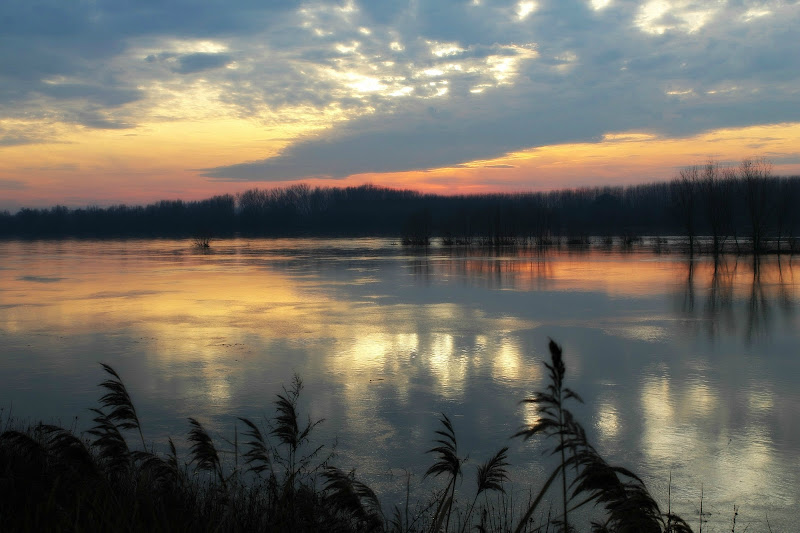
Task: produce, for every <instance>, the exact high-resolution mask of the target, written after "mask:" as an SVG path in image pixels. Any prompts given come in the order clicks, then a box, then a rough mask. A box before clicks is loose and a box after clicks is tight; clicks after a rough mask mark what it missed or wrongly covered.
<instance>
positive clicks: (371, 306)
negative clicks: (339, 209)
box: [0, 240, 800, 516]
mask: <svg viewBox="0 0 800 533" xmlns="http://www.w3.org/2000/svg"><path fill="white" fill-rule="evenodd" d="M0 255H2V256H3V257H4V259H7V261H5V262H4V265H3V268H2V269H0V298H2V301H1V303H0V343H2V344H3V345H4V346H6V347H7V348H6V352H7V353H5V354H4V357H3V358H0V375H2V376H7V377H5V378H4V382H3V383H2V385H4V386H3V387H0V407H2V406H3V405H8V403H9V402H11V401H12V400H13V402H14V405H15V406H17V405H27V404H29V403H30V402H34V401H35V396H36V394H41V395H42V396H45V394H44V393H40V392H38V391H42V390H44V391H47V392H46V395H48V398H49V399H48V400H47V401H46V402H45V401H44V400H43V401H41V402H40V403H38V404H37V405H38V406H42V405H45V404H47V405H50V406H57V408H58V409H61V408H63V409H64V413H63V416H64V417H65V418H69V417H70V416H71V415H74V414H75V412H78V411H79V410H82V409H85V408H86V407H87V406H89V405H91V404H92V403H93V402H94V400H95V399H96V387H95V385H96V382H97V381H98V379H97V376H96V375H94V374H91V372H87V371H86V370H85V369H86V368H89V367H92V366H94V365H95V364H96V361H97V360H98V359H102V360H104V361H106V362H111V363H112V364H114V365H116V366H117V369H118V370H120V372H121V373H122V374H123V375H124V376H125V377H126V381H128V384H129V386H130V387H131V389H132V390H135V391H145V392H144V393H142V399H141V402H142V408H141V410H142V411H143V414H142V416H143V417H144V418H146V419H148V420H147V423H146V424H145V425H146V426H148V427H153V426H154V425H155V426H156V427H159V428H161V430H163V431H162V433H163V434H164V435H166V434H172V435H175V434H178V433H180V432H181V431H182V430H183V428H182V427H179V428H178V429H176V428H175V427H174V426H172V425H170V424H175V423H177V422H176V421H181V420H183V419H182V417H184V416H204V417H207V418H210V419H211V420H209V421H208V422H209V423H208V426H209V427H211V428H216V429H220V430H221V429H222V428H225V429H226V431H227V429H228V428H229V427H230V420H232V417H233V416H256V417H257V416H260V415H261V414H263V412H264V411H265V409H266V407H265V406H266V405H268V403H269V400H270V399H271V397H272V396H271V395H272V394H273V393H274V392H277V391H278V390H280V385H281V383H282V382H287V381H288V379H290V378H291V375H292V373H294V372H295V371H296V372H298V373H299V374H300V375H302V376H303V378H304V379H305V380H306V382H307V390H309V391H310V393H309V398H308V405H307V406H306V407H308V408H309V409H310V410H311V412H312V413H313V415H314V416H315V417H324V418H326V419H327V420H328V422H327V423H326V429H325V431H329V432H330V434H332V435H337V436H338V437H339V438H340V443H341V444H340V453H341V457H342V461H343V464H342V466H344V467H346V468H348V467H353V466H358V468H359V472H360V473H363V474H366V475H370V474H373V475H376V476H377V475H378V474H376V473H381V472H385V471H387V470H388V469H390V468H392V467H410V468H415V467H416V466H419V465H418V464H417V463H419V462H423V461H426V460H427V459H428V458H427V457H426V456H425V454H424V453H423V452H424V450H426V449H428V448H429V447H430V446H429V445H430V442H429V441H430V437H431V435H432V432H433V430H434V429H435V425H436V419H435V416H434V414H435V413H436V412H441V411H445V412H447V413H448V414H452V415H453V419H454V420H455V421H456V424H457V427H458V429H459V431H460V435H459V436H460V438H463V439H464V440H463V441H462V442H460V445H461V444H462V443H463V446H464V449H465V450H472V451H473V452H474V454H475V456H485V455H486V454H487V453H492V452H493V451H496V448H497V445H498V444H499V443H500V442H502V441H503V439H504V438H505V437H507V436H508V435H510V434H511V433H512V432H513V431H514V430H516V429H517V428H518V427H519V426H520V425H521V424H523V423H527V424H530V423H533V422H534V421H535V417H536V413H535V410H532V409H530V408H529V405H520V404H519V403H518V401H519V400H520V399H522V398H524V397H526V396H528V395H529V394H530V393H531V392H532V391H534V390H537V389H540V388H541V385H542V380H543V375H542V368H543V367H542V364H541V361H542V350H544V349H545V348H546V345H547V337H553V338H555V339H556V340H558V341H559V342H562V343H563V344H564V346H565V349H566V354H567V357H568V359H567V361H568V377H569V381H570V386H571V387H574V388H575V389H576V390H577V391H578V392H579V393H580V394H581V395H582V396H583V397H584V398H585V399H586V401H587V403H586V405H585V406H583V407H581V408H580V409H582V411H581V412H580V413H579V414H580V415H581V416H580V418H581V420H582V421H583V422H584V425H585V427H586V428H587V431H589V433H590V436H591V438H592V440H593V442H597V444H598V446H599V447H600V449H601V451H602V453H604V454H605V453H607V454H609V458H610V459H612V460H613V459H615V458H617V457H623V458H624V460H623V461H621V462H622V463H624V464H626V465H628V466H632V467H633V469H634V470H635V471H637V472H641V473H642V474H643V475H644V476H645V477H646V478H647V480H648V483H650V482H652V483H655V486H656V487H659V486H660V485H659V484H664V483H666V480H667V479H668V476H669V474H670V472H672V473H673V475H674V486H673V490H675V491H677V493H678V496H676V497H683V498H684V499H683V503H682V504H680V505H684V506H685V507H684V508H685V509H692V505H694V502H695V501H696V497H697V494H695V491H699V485H700V483H701V482H702V483H704V485H705V487H706V489H707V490H708V491H713V490H718V493H717V494H715V495H713V497H714V498H715V501H718V502H725V504H727V503H728V502H729V501H733V502H736V503H737V504H742V503H744V502H747V505H751V506H753V507H754V508H758V509H759V512H760V510H761V509H762V508H764V507H765V505H768V504H769V502H770V501H773V499H777V500H779V501H787V502H788V503H786V504H785V505H787V506H789V511H786V513H785V514H786V516H791V511H792V508H791V506H792V505H795V507H796V505H797V504H796V503H792V502H793V501H795V502H796V500H797V498H796V496H797V489H796V487H797V486H798V485H800V473H799V472H798V469H797V468H796V459H795V458H796V456H797V451H798V450H800V427H798V424H797V420H798V419H800V397H799V396H798V393H797V391H796V382H797V379H798V378H800V369H798V367H797V364H798V363H797V362H796V347H797V345H798V342H800V338H799V337H798V334H797V328H796V327H795V326H796V320H795V313H794V309H795V307H796V300H797V296H798V287H797V280H796V279H795V277H794V269H793V265H792V263H791V262H790V261H787V260H786V259H783V260H781V261H778V260H777V258H765V260H763V261H761V262H760V263H758V264H755V265H754V264H752V263H750V262H749V261H748V260H746V259H744V258H738V259H737V258H736V257H729V258H727V259H725V260H723V261H720V262H717V263H714V262H712V261H711V260H704V259H697V258H695V259H694V260H693V261H690V262H687V261H685V260H684V259H683V258H681V257H677V256H668V257H667V256H655V255H651V254H647V253H626V254H620V253H616V252H613V251H610V252H591V253H572V252H568V251H554V252H551V253H540V252H539V251H537V250H513V249H480V248H474V249H464V248H455V249H442V248H432V249H430V250H429V251H428V252H427V253H426V254H420V253H416V252H412V251H409V250H407V249H402V248H400V247H391V246H389V245H388V244H387V243H386V242H381V241H373V240H364V241H358V242H356V241H343V242H340V243H338V244H337V243H331V242H328V241H323V242H319V241H309V242H305V243H304V242H302V241H257V240H253V241H222V242H220V243H218V244H215V247H214V248H213V249H212V251H211V252H210V253H208V254H196V253H193V252H191V247H190V246H189V245H186V246H184V244H182V243H180V242H175V241H158V242H154V241H141V242H138V241H137V242H135V243H131V242H129V241H128V242H121V243H114V242H110V243H103V248H102V249H98V248H96V246H95V245H92V244H91V243H86V242H75V243H69V244H63V243H62V244H60V245H59V246H57V247H47V246H43V245H41V244H36V243H8V242H6V243H0ZM43 280H47V281H43ZM781 325H783V326H785V327H783V328H781V327H780V326H781ZM687 331H688V332H689V333H695V335H691V334H690V335H687ZM706 339H713V340H714V342H713V343H709V342H707V340H706ZM65 376H67V377H65ZM59 383H66V385H63V387H62V388H59V386H60V385H57V384H59ZM54 384H56V385H54ZM31 391H36V392H31ZM59 394H60V396H59ZM51 408H52V407H51ZM53 409H54V408H53ZM30 414H31V416H43V415H42V414H41V413H37V412H33V411H32V412H31V413H30ZM57 414H58V415H59V416H61V415H62V413H61V412H59V413H57ZM327 428H330V429H327ZM153 438H157V437H156V436H153ZM536 446H537V444H536V443H535V442H530V443H526V444H525V445H524V446H522V445H520V449H519V450H518V453H519V455H520V457H519V461H520V462H521V463H522V464H528V463H530V461H531V457H534V456H535V457H539V455H538V453H534V454H533V455H531V454H530V452H531V450H534V451H537V450H538V448H536ZM484 452H486V453H484ZM533 460H536V459H535V458H534V459H533ZM347 461H350V462H349V463H348V462H347ZM523 469H524V467H520V469H519V470H518V472H517V474H518V475H519V476H520V478H522V479H524V478H525V475H526V472H525V471H524V470H523ZM422 471H424V468H423V469H422ZM712 483H714V484H717V485H718V487H717V488H716V489H715V488H714V487H710V485H711V484H712ZM755 487H757V488H758V489H757V490H759V491H762V492H760V493H757V492H754V491H755V490H756V489H755ZM680 491H683V494H680ZM663 492H664V493H666V490H665V491H663ZM709 498H711V495H709ZM792 498H794V500H792ZM765 501H766V503H765ZM782 505H783V504H782ZM759 506H760V507H759Z"/></svg>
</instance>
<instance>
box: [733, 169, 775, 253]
mask: <svg viewBox="0 0 800 533" xmlns="http://www.w3.org/2000/svg"><path fill="white" fill-rule="evenodd" d="M739 174H740V176H741V179H742V181H744V186H745V202H746V205H747V216H748V218H749V220H750V238H751V242H752V244H753V253H754V254H759V253H761V252H762V251H763V249H764V237H765V235H766V231H767V214H768V207H769V203H768V187H767V184H768V181H769V179H770V176H771V175H772V163H770V162H769V161H767V160H766V159H764V158H763V157H761V158H758V159H751V158H747V159H745V160H743V161H742V164H741V165H739Z"/></svg>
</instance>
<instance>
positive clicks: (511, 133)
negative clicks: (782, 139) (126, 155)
mask: <svg viewBox="0 0 800 533" xmlns="http://www.w3.org/2000/svg"><path fill="white" fill-rule="evenodd" d="M523 15H524V16H523ZM798 26H800V6H798V4H797V3H796V2H794V3H792V2H786V1H779V0H774V1H770V2H767V3H764V2H760V1H759V2H756V1H751V0H741V1H738V2H735V3H733V2H731V3H713V4H709V3H707V2H700V1H695V0H676V1H674V2H668V3H667V2H660V1H656V0H641V1H639V0H614V1H611V2H601V1H589V0H586V1H584V0H568V1H556V0H540V1H537V2H534V3H525V4H524V5H523V3H520V2H519V1H517V0H514V1H510V0H481V1H479V2H475V1H473V0H439V1H436V2H414V1H406V0H386V1H383V2H368V1H366V0H361V1H355V0H341V1H320V0H317V1H314V0H311V1H309V2H305V3H302V4H299V3H297V2H295V1H290V0H285V1H270V2H263V1H261V0H242V1H237V2H233V3H231V2H223V1H222V0H209V1H207V2H202V3H198V4H197V5H193V6H192V8H191V9H187V7H186V4H185V1H183V0H165V1H163V2H155V3H154V2H146V3H144V2H138V3H137V2H134V3H115V2H110V3H103V2H95V3H91V2H86V3H79V4H77V5H72V4H70V5H69V6H66V5H65V4H63V2H60V1H57V0H51V1H49V2H48V1H43V2H39V3H37V8H36V9H35V10H34V9H33V8H32V7H30V5H29V4H28V3H26V2H21V1H16V0H12V1H11V2H4V3H3V4H2V7H0V48H1V49H3V50H13V51H14V53H13V54H12V53H8V54H0V120H3V119H14V120H17V121H24V120H29V119H30V117H37V119H36V120H38V121H39V122H38V124H39V126H40V127H39V128H38V129H36V131H34V129H35V128H34V129H30V131H28V130H25V131H21V130H19V129H17V130H13V128H12V129H8V128H7V129H6V130H5V131H4V130H2V129H0V145H12V144H21V143H32V142H43V141H46V140H47V139H52V134H50V136H49V137H48V134H47V129H48V128H47V127H48V126H52V125H53V124H56V123H63V124H70V125H80V126H83V127H85V128H93V129H110V128H111V129H121V128H132V127H135V126H136V125H138V124H142V123H151V122H157V121H159V120H179V119H186V120H198V119H200V118H204V116H203V114H208V115H209V116H213V117H214V118H219V117H224V118H227V119H230V118H235V119H237V120H248V121H254V122H257V123H260V124H263V125H264V126H265V128H280V127H287V128H288V127H295V126H296V125H298V124H302V125H303V127H302V128H301V127H297V128H296V130H297V131H301V134H297V135H299V136H297V137H292V138H291V139H290V142H289V145H288V146H286V147H285V148H284V149H283V151H282V152H281V153H280V154H278V155H277V156H275V157H271V158H269V159H264V158H263V157H262V159H258V156H257V155H254V156H253V159H254V160H253V161H245V162H241V163H239V164H234V165H229V166H225V167H218V168H213V169H206V170H205V171H204V173H205V175H206V176H208V177H210V178H213V179H221V180H281V181H282V180H287V179H303V178H305V177H309V176H318V177H319V176H324V177H329V178H332V179H336V178H343V177H346V176H349V175H353V174H358V173H366V172H390V171H402V170H411V169H428V168H435V167H440V166H456V165H459V164H462V163H464V162H468V161H474V160H478V159H491V158H494V157H498V156H501V155H503V154H505V153H508V152H511V151H515V150H520V149H524V148H530V147H535V146H542V145H547V144H555V143H565V142H586V141H588V142H591V141H593V140H600V139H602V138H603V135H604V134H606V133H608V132H620V131H643V130H646V131H653V132H656V133H658V134H660V135H664V136H667V137H668V136H685V135H690V134H693V133H697V132H701V131H704V130H709V129H714V128H721V127H733V126H743V125H749V124H766V123H772V122H784V121H797V120H800V102H799V101H798V93H797V90H796V87H797V86H798V82H800V55H799V54H797V53H796V28H797V27H798ZM0 128H2V124H0ZM51 129H52V128H51ZM220 142H221V143H224V142H225V139H220Z"/></svg>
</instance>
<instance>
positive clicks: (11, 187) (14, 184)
mask: <svg viewBox="0 0 800 533" xmlns="http://www.w3.org/2000/svg"><path fill="white" fill-rule="evenodd" d="M27 188H28V185H27V184H25V183H23V182H21V181H19V180H7V179H2V178H0V190H4V191H21V190H24V189H27Z"/></svg>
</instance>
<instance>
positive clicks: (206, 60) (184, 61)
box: [175, 52, 233, 74]
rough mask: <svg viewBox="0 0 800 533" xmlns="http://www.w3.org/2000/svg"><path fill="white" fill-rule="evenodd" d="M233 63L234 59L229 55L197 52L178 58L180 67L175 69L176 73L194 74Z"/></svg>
mask: <svg viewBox="0 0 800 533" xmlns="http://www.w3.org/2000/svg"><path fill="white" fill-rule="evenodd" d="M232 61H233V58H232V57H231V56H230V55H228V54H207V53H203V52H197V53H194V54H186V55H183V56H180V57H178V65H177V67H176V68H175V71H176V72H180V73H181V74H193V73H195V72H202V71H204V70H211V69H215V68H220V67H224V66H225V65H228V64H230V63H231V62H232Z"/></svg>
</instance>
